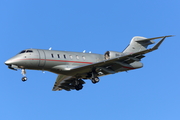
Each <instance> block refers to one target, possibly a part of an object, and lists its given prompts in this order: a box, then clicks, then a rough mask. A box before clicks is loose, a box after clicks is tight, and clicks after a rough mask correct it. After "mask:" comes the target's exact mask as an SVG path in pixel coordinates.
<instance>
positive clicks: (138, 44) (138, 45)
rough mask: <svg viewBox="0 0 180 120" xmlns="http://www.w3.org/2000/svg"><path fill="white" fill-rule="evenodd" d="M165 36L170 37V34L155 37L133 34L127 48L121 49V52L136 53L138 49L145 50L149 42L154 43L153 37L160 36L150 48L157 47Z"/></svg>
mask: <svg viewBox="0 0 180 120" xmlns="http://www.w3.org/2000/svg"><path fill="white" fill-rule="evenodd" d="M166 37H172V35H169V36H162V37H155V38H145V37H140V36H135V37H133V38H132V40H131V42H130V44H129V45H128V46H127V48H126V49H125V50H124V51H123V53H136V52H140V51H144V50H147V47H148V46H149V45H151V44H154V43H155V41H154V39H160V38H162V39H161V40H160V41H159V42H158V43H157V44H156V45H155V46H154V47H153V48H152V49H153V50H155V49H158V47H159V46H160V44H161V43H162V42H163V41H164V39H165V38H166Z"/></svg>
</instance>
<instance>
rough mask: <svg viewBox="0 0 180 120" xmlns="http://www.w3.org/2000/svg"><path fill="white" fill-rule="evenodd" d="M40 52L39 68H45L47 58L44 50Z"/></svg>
mask: <svg viewBox="0 0 180 120" xmlns="http://www.w3.org/2000/svg"><path fill="white" fill-rule="evenodd" d="M38 52H39V64H38V66H39V67H44V65H45V62H46V56H45V53H44V51H43V50H38Z"/></svg>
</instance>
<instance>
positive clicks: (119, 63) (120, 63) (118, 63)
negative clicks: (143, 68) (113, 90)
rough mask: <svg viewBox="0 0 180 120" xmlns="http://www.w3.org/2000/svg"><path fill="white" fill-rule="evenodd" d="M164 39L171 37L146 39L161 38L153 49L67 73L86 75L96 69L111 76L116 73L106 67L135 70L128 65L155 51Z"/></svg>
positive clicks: (74, 69) (78, 68)
mask: <svg viewBox="0 0 180 120" xmlns="http://www.w3.org/2000/svg"><path fill="white" fill-rule="evenodd" d="M166 37H171V36H163V37H156V38H148V39H147V40H154V39H159V38H162V39H161V40H160V41H159V42H158V43H157V44H156V45H155V46H154V47H153V48H150V49H147V50H143V51H139V52H136V53H130V54H126V55H123V56H120V57H116V58H113V59H109V60H104V61H101V62H97V63H93V64H90V65H85V66H80V67H76V68H73V69H71V70H70V71H69V72H71V73H74V74H83V73H88V72H90V71H92V70H93V69H97V68H98V69H103V71H104V73H105V74H113V73H116V72H117V71H115V70H112V69H107V68H108V66H115V67H116V68H117V69H118V68H120V67H121V68H129V69H135V68H133V66H131V65H130V63H133V62H135V61H140V59H141V58H143V57H145V56H144V54H146V53H149V52H152V51H154V50H157V49H158V47H159V46H160V45H161V43H162V42H163V41H164V39H165V38H166ZM144 40H146V39H144Z"/></svg>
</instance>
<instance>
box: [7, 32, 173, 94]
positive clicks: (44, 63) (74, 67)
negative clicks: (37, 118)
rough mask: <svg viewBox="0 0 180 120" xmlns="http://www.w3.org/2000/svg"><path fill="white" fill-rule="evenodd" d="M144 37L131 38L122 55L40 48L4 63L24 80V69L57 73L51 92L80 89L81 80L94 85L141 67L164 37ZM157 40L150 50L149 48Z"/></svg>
mask: <svg viewBox="0 0 180 120" xmlns="http://www.w3.org/2000/svg"><path fill="white" fill-rule="evenodd" d="M171 36H172V35H169V36H162V37H155V38H145V37H140V36H135V37H133V38H132V40H131V42H130V44H129V45H128V46H127V47H126V48H125V50H124V51H122V52H116V51H107V52H105V54H94V53H86V52H85V51H84V52H68V51H55V50H44V49H26V50H23V51H21V52H20V53H18V54H17V55H16V56H14V57H12V58H10V59H9V60H7V61H5V64H6V65H7V66H8V68H10V69H12V70H18V69H20V70H21V73H22V75H23V77H22V81H26V80H27V77H26V69H30V70H42V71H49V72H53V73H56V74H58V76H57V79H56V82H55V84H54V87H53V89H52V90H53V91H59V90H66V91H70V90H77V91H78V90H81V89H82V88H83V84H85V82H84V80H87V79H89V80H91V81H92V83H94V84H95V83H98V82H99V81H100V79H99V77H101V76H105V75H109V74H115V73H118V72H123V71H129V70H134V69H138V68H142V67H143V63H142V62H141V59H142V58H144V57H145V54H146V53H149V52H151V51H154V50H157V49H158V47H159V46H160V45H161V43H162V42H163V41H164V39H165V38H166V37H171ZM155 39H161V40H159V42H157V43H156V44H155V45H154V46H153V47H152V48H148V46H149V45H151V44H154V43H155V41H154V40H155Z"/></svg>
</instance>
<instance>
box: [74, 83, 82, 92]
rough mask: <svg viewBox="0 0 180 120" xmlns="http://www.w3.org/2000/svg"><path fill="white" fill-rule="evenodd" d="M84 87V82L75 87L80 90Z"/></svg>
mask: <svg viewBox="0 0 180 120" xmlns="http://www.w3.org/2000/svg"><path fill="white" fill-rule="evenodd" d="M82 88H83V85H82V84H78V85H76V86H75V89H76V90H77V91H78V90H81V89H82Z"/></svg>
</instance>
